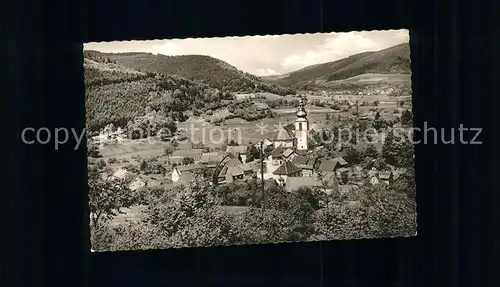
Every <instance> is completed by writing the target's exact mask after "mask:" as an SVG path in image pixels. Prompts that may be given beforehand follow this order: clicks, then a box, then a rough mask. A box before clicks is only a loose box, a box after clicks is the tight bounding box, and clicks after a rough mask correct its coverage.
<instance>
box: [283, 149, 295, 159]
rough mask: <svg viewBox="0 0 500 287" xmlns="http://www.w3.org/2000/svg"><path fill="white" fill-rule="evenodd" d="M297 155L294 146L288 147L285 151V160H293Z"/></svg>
mask: <svg viewBox="0 0 500 287" xmlns="http://www.w3.org/2000/svg"><path fill="white" fill-rule="evenodd" d="M296 155H297V153H296V152H295V150H293V149H292V148H287V149H286V150H285V151H284V152H283V159H284V160H292V159H293V158H294V157H295V156H296Z"/></svg>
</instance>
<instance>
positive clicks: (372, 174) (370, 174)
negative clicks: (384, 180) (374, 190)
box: [367, 168, 380, 185]
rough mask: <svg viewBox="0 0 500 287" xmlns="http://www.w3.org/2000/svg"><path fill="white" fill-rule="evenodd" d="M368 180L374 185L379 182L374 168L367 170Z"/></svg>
mask: <svg viewBox="0 0 500 287" xmlns="http://www.w3.org/2000/svg"><path fill="white" fill-rule="evenodd" d="M367 174H368V180H369V181H370V183H371V184H372V185H376V184H379V183H380V179H379V177H378V171H377V170H376V169H375V168H372V169H371V170H370V171H368V173H367Z"/></svg>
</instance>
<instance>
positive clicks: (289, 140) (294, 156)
mask: <svg viewBox="0 0 500 287" xmlns="http://www.w3.org/2000/svg"><path fill="white" fill-rule="evenodd" d="M296 116H297V117H296V119H295V121H294V123H291V124H289V125H286V126H284V127H282V128H281V129H280V130H279V131H278V134H277V135H276V137H275V138H274V139H273V141H272V143H273V147H274V149H273V150H272V151H271V152H270V153H269V154H267V155H266V157H267V165H266V171H267V174H268V177H270V178H274V179H275V180H276V181H277V182H278V184H280V185H284V184H285V182H286V180H287V178H289V177H310V176H312V174H313V168H314V163H315V161H314V159H313V158H311V157H309V156H308V151H309V146H308V136H309V132H310V125H309V120H308V119H307V112H306V110H305V103H304V101H303V100H302V98H301V99H300V101H299V106H298V108H297V112H296Z"/></svg>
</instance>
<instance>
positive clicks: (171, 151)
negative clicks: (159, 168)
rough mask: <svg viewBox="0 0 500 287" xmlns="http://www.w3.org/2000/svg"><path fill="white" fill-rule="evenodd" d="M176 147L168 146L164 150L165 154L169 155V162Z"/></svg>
mask: <svg viewBox="0 0 500 287" xmlns="http://www.w3.org/2000/svg"><path fill="white" fill-rule="evenodd" d="M174 151H175V150H174V147H172V146H168V147H166V148H165V149H164V150H163V154H164V155H166V156H167V161H168V164H170V156H171V155H172V154H173V153H174Z"/></svg>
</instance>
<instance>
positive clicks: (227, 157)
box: [219, 153, 242, 165]
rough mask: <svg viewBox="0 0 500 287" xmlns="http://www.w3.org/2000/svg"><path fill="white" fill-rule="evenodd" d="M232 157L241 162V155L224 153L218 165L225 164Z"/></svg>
mask: <svg viewBox="0 0 500 287" xmlns="http://www.w3.org/2000/svg"><path fill="white" fill-rule="evenodd" d="M232 159H237V160H238V161H240V163H241V162H242V161H241V157H240V156H239V155H235V154H233V153H226V154H225V155H224V156H223V157H222V160H221V161H220V163H219V164H220V165H225V164H226V163H228V162H229V161H230V160H232Z"/></svg>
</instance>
